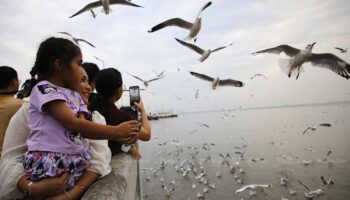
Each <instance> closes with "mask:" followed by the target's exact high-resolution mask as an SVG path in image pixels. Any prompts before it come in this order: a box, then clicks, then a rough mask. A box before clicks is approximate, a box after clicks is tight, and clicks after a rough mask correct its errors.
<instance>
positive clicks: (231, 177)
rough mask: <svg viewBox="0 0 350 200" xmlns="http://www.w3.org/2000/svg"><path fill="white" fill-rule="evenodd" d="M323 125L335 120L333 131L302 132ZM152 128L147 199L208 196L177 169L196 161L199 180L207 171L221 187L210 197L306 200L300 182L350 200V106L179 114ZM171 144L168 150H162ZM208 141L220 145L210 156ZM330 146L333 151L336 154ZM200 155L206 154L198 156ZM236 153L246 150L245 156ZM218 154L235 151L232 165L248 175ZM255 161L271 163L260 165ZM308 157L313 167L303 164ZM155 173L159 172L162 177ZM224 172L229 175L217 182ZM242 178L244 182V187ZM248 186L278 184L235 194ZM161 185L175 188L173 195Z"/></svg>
mask: <svg viewBox="0 0 350 200" xmlns="http://www.w3.org/2000/svg"><path fill="white" fill-rule="evenodd" d="M320 123H330V124H331V125H332V127H329V128H328V127H320V128H318V129H317V130H316V131H315V132H312V131H310V132H307V133H306V134H305V135H302V132H303V131H304V129H305V128H307V127H308V126H310V125H314V124H320ZM202 124H206V125H208V126H209V128H208V127H206V126H204V125H202ZM151 126H152V139H151V141H149V142H143V143H140V151H141V154H142V156H143V158H142V159H141V161H140V167H141V169H144V170H141V180H142V187H143V197H144V199H152V200H158V199H183V200H187V199H197V193H198V192H200V193H203V189H204V187H205V185H204V183H200V181H199V180H197V179H196V178H195V177H196V175H195V174H194V173H189V174H188V175H187V176H185V177H183V176H182V173H181V171H177V168H178V166H180V165H181V164H183V166H185V167H187V166H190V164H189V162H191V163H193V164H194V167H196V168H197V169H198V173H197V175H198V174H200V171H201V170H203V171H204V172H205V173H206V176H203V178H204V180H209V183H214V184H215V189H210V190H209V192H208V193H205V194H204V196H205V199H241V198H243V199H250V198H255V199H282V197H285V198H289V199H305V196H304V193H305V192H306V189H305V188H304V187H303V186H302V185H301V184H300V183H298V180H300V181H302V182H303V183H304V184H305V185H307V186H308V187H309V188H310V189H311V190H314V189H319V188H320V189H322V190H324V194H323V195H322V196H320V197H319V199H350V145H349V142H350V104H345V103H344V104H328V105H327V104H324V105H314V106H301V107H288V108H273V109H256V110H238V111H232V112H207V113H191V114H182V115H181V114H180V115H179V116H178V117H177V118H169V119H161V120H158V121H151ZM164 142H166V144H165V145H162V146H161V145H159V144H162V143H164ZM204 143H213V144H214V145H209V146H210V150H209V151H208V150H205V149H204V148H205V147H207V146H205V147H204V148H203V147H202V146H203V144H204ZM242 145H247V146H246V147H245V148H244V150H238V149H235V148H234V147H235V146H239V147H241V146H242ZM310 145H311V146H312V147H310ZM188 147H196V148H197V150H196V149H190V148H188ZM308 147H309V148H308ZM328 148H330V149H331V150H332V153H331V154H330V155H329V156H327V155H326V154H327V150H328ZM207 149H208V148H207ZM196 151H199V153H198V154H197V155H196V156H193V157H192V156H191V153H192V154H193V153H195V152H196ZM236 151H244V152H245V153H244V156H243V159H241V158H240V156H239V155H238V154H235V152H236ZM219 153H221V154H224V155H226V154H227V153H229V154H230V155H231V157H232V158H228V159H227V160H228V161H229V163H230V165H236V166H239V168H240V169H243V170H244V171H245V172H244V173H240V172H239V171H238V170H236V172H235V173H231V171H230V168H229V166H228V165H227V164H223V165H222V161H223V159H222V158H221V157H220V156H219ZM283 155H284V156H283ZM209 157H210V160H209ZM254 158H263V159H264V160H262V161H258V162H253V161H252V159H254ZM323 159H327V160H326V161H325V160H323ZM303 160H309V161H312V163H311V164H309V165H307V166H304V165H303ZM322 160H323V161H322ZM162 162H163V163H165V166H164V169H162V168H161V163H162ZM237 162H239V163H237ZM201 167H202V169H201ZM155 169H159V170H158V171H157V173H156V175H154V173H153V172H154V171H153V170H155ZM217 172H221V173H222V177H217V176H216V173H217ZM235 174H236V178H235ZM237 176H238V178H237ZM321 176H324V177H325V178H326V179H328V178H332V179H333V180H334V182H335V184H334V185H323V184H322V182H321V179H320V177H321ZM281 177H288V180H287V186H286V187H285V186H282V185H281V184H280V178H281ZM162 179H163V180H162ZM237 179H239V180H242V181H243V183H237ZM171 181H175V185H173V184H171ZM193 183H195V185H196V188H195V189H193V188H192V185H193ZM246 184H271V185H272V187H270V188H266V189H259V190H256V195H255V196H253V197H250V195H249V191H247V190H246V191H244V192H242V193H240V194H235V191H236V190H237V189H239V188H240V187H242V186H243V185H246ZM162 185H165V186H166V187H168V188H170V187H174V188H175V190H174V191H173V192H171V193H170V196H167V194H166V192H165V190H163V189H162ZM289 189H293V190H296V195H295V196H292V195H290V194H289ZM316 199H317V198H316Z"/></svg>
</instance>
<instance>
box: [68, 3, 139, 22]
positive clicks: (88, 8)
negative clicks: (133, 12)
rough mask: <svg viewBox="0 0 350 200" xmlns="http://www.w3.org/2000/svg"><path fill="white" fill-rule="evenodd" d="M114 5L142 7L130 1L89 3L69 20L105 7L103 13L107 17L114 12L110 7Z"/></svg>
mask: <svg viewBox="0 0 350 200" xmlns="http://www.w3.org/2000/svg"><path fill="white" fill-rule="evenodd" d="M112 4H121V5H127V6H133V7H142V6H139V5H136V4H133V3H130V2H129V1H125V0H100V1H95V2H92V3H89V4H88V5H86V6H85V7H84V8H82V9H81V10H79V11H78V12H77V13H75V14H74V15H72V16H70V17H69V18H72V17H75V16H77V15H80V14H81V13H83V12H86V11H89V10H92V9H93V8H96V7H100V6H102V7H103V11H104V12H105V13H106V15H108V14H109V13H110V12H111V11H112V9H111V8H110V7H109V6H110V5H112Z"/></svg>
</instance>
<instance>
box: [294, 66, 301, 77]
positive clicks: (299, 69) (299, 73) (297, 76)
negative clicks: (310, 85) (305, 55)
mask: <svg viewBox="0 0 350 200" xmlns="http://www.w3.org/2000/svg"><path fill="white" fill-rule="evenodd" d="M300 67H301V66H300ZM300 67H299V68H298V75H297V77H296V78H295V80H298V78H299V74H300Z"/></svg>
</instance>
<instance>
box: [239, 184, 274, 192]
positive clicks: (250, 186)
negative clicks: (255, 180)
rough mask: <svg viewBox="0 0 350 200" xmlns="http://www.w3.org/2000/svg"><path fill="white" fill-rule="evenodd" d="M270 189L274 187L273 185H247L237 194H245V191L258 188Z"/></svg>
mask: <svg viewBox="0 0 350 200" xmlns="http://www.w3.org/2000/svg"><path fill="white" fill-rule="evenodd" d="M259 187H260V188H269V187H272V185H269V184H251V185H245V186H243V187H241V188H240V189H238V190H236V192H235V193H236V194H238V193H241V192H243V191H244V190H256V188H259Z"/></svg>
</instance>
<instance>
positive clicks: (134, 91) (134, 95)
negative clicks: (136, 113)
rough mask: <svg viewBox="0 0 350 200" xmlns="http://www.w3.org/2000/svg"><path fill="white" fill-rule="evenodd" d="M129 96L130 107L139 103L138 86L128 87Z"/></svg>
mask: <svg viewBox="0 0 350 200" xmlns="http://www.w3.org/2000/svg"><path fill="white" fill-rule="evenodd" d="M129 94H130V106H131V107H132V106H134V105H135V104H134V102H136V103H139V102H140V89H139V86H130V87H129Z"/></svg>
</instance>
